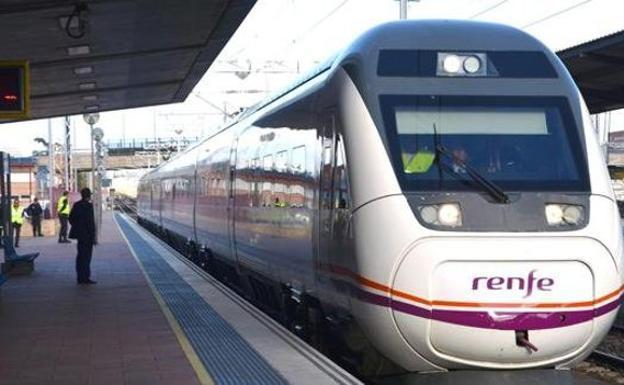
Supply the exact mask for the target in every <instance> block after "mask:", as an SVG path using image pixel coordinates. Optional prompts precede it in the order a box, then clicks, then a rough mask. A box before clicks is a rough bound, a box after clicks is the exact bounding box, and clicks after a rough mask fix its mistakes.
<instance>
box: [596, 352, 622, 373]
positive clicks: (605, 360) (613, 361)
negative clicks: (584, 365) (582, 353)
mask: <svg viewBox="0 0 624 385" xmlns="http://www.w3.org/2000/svg"><path fill="white" fill-rule="evenodd" d="M589 359H590V360H592V361H594V362H596V363H598V364H605V365H608V366H610V367H613V368H614V369H617V370H624V358H622V357H618V356H615V355H613V354H610V353H607V352H603V351H600V350H594V352H593V353H592V354H591V355H590V356H589Z"/></svg>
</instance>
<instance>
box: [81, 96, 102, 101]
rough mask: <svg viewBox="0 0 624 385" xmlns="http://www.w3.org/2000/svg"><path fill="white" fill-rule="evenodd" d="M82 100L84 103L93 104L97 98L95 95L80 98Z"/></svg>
mask: <svg viewBox="0 0 624 385" xmlns="http://www.w3.org/2000/svg"><path fill="white" fill-rule="evenodd" d="M82 100H84V101H85V102H95V101H96V100H98V96H97V95H84V96H83V97H82Z"/></svg>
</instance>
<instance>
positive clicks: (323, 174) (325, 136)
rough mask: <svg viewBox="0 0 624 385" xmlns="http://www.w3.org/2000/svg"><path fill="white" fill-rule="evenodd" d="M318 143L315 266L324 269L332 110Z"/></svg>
mask: <svg viewBox="0 0 624 385" xmlns="http://www.w3.org/2000/svg"><path fill="white" fill-rule="evenodd" d="M320 144H321V148H322V150H321V164H320V173H319V215H318V221H319V223H318V249H317V253H318V255H317V262H318V263H317V264H318V266H317V268H318V269H319V270H320V271H324V270H327V269H328V268H329V267H330V266H329V265H330V263H329V262H330V261H329V257H330V254H331V250H330V247H331V244H330V241H331V234H332V226H333V221H332V207H333V204H332V202H333V190H334V188H333V180H334V178H333V170H334V166H335V162H336V114H335V112H333V111H330V112H328V114H327V115H326V116H325V119H324V122H323V127H322V128H321V137H320ZM320 276H323V274H321V275H320Z"/></svg>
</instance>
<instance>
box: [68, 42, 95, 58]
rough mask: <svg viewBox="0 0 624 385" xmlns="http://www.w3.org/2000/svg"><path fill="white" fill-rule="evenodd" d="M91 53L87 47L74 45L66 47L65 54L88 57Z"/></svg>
mask: <svg viewBox="0 0 624 385" xmlns="http://www.w3.org/2000/svg"><path fill="white" fill-rule="evenodd" d="M90 53H91V48H89V46H88V45H86V44H85V45H75V46H72V47H67V54H68V55H69V56H77V55H88V54H90Z"/></svg>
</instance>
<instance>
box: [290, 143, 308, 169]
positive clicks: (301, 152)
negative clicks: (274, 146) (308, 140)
mask: <svg viewBox="0 0 624 385" xmlns="http://www.w3.org/2000/svg"><path fill="white" fill-rule="evenodd" d="M291 165H292V172H293V173H295V174H303V173H305V167H306V147H305V146H299V147H295V148H293V149H292V162H291Z"/></svg>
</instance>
